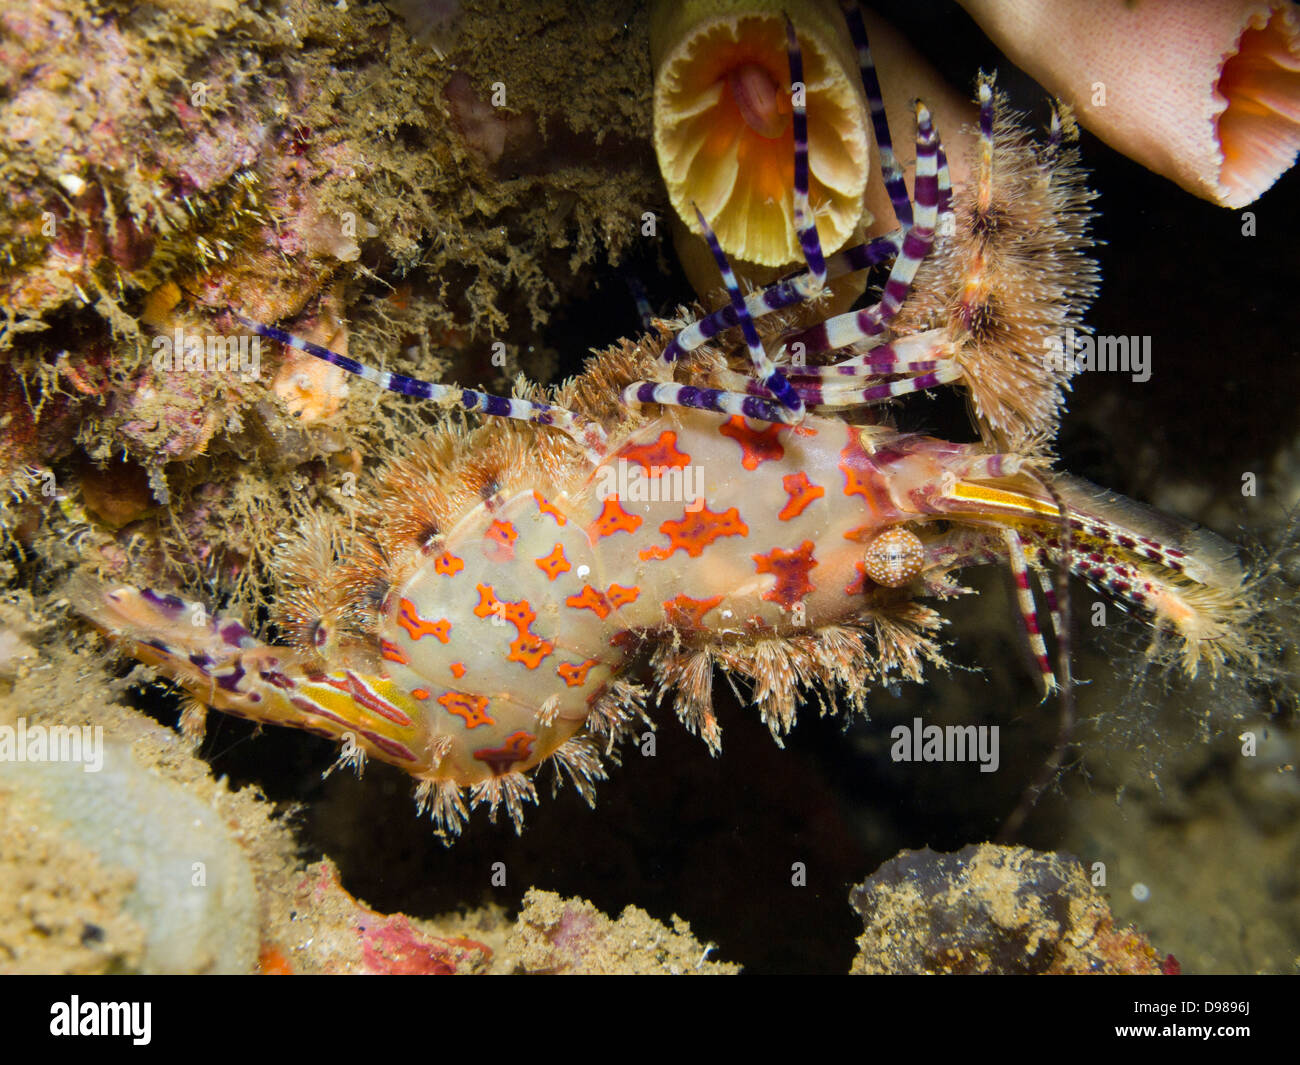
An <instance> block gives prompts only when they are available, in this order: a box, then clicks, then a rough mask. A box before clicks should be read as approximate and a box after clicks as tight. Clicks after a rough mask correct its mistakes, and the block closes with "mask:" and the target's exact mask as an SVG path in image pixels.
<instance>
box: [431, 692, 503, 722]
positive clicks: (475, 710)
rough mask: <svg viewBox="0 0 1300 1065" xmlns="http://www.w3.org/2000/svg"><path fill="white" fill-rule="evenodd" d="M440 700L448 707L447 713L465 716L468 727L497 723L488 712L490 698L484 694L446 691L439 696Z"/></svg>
mask: <svg viewBox="0 0 1300 1065" xmlns="http://www.w3.org/2000/svg"><path fill="white" fill-rule="evenodd" d="M438 702H440V703H442V705H443V706H445V707H446V708H447V713H449V714H455V715H456V716H457V717H459V718H463V719H464V721H465V727H466V728H478V727H479V726H480V725H495V724H496V721H494V720H493V719H492V718H491V717H490V716H489V715H488V712H487V708H488V700H487V697H486V696H484V695H466V694H465V693H464V692H444V693H443V694H442V695H439V696H438Z"/></svg>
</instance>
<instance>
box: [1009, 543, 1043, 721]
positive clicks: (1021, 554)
mask: <svg viewBox="0 0 1300 1065" xmlns="http://www.w3.org/2000/svg"><path fill="white" fill-rule="evenodd" d="M1002 539H1003V541H1004V542H1005V544H1006V547H1007V560H1008V561H1009V562H1010V564H1011V576H1012V577H1013V578H1014V579H1015V582H1016V601H1017V602H1018V603H1019V606H1020V617H1021V620H1023V621H1024V623H1025V631H1026V632H1027V633H1028V634H1029V649H1030V650H1031V651H1032V652H1033V654H1034V658H1035V660H1036V662H1037V665H1038V674H1039V680H1040V681H1041V683H1042V685H1043V697H1044V698H1046V697H1047V696H1048V695H1051V694H1052V692H1054V691H1055V690H1056V674H1054V673H1053V672H1052V664H1051V663H1050V662H1049V661H1048V660H1047V644H1046V643H1044V642H1043V633H1042V630H1041V629H1040V628H1039V627H1038V610H1037V608H1035V606H1034V595H1033V593H1032V592H1031V591H1030V590H1029V565H1028V563H1027V562H1026V561H1025V545H1024V544H1023V543H1022V542H1021V540H1020V534H1019V533H1017V532H1016V531H1015V530H1014V529H1003V530H1002Z"/></svg>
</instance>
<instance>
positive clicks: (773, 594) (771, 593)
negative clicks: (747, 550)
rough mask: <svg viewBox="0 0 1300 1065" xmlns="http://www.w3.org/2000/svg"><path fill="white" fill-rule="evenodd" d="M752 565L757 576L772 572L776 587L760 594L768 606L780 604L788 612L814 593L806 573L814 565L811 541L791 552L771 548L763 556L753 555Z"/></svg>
mask: <svg viewBox="0 0 1300 1065" xmlns="http://www.w3.org/2000/svg"><path fill="white" fill-rule="evenodd" d="M753 558H754V565H755V566H756V567H757V569H758V572H759V573H771V574H774V575H775V577H776V584H775V585H774V586H773V587H772V588H770V589H769V590H768V591H766V592H764V593H763V598H764V599H766V600H767V601H768V602H770V603H780V604H781V605H782V606H783V607H785V608H786V609H787V610H789V609H790V608H791V607H793V606H794V604H795V603H797V602H799V600H801V599H802V598H803V597H804V596H805V595H807V594H808V593H809V592H811V591H812V590H813V585H812V582H811V581H810V580H808V574H809V573H810V572H811V571H812V568H813V567H814V566H815V565H817V560H816V559H815V558H813V542H812V541H811V540H805V541H804V542H803V543H802V544H800V545H799V546H798V547H797V548H795V549H794V550H793V551H783V550H782V549H781V548H779V547H774V548H772V550H771V551H769V552H768V553H767V554H766V555H754V556H753Z"/></svg>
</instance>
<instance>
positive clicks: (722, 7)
mask: <svg viewBox="0 0 1300 1065" xmlns="http://www.w3.org/2000/svg"><path fill="white" fill-rule="evenodd" d="M786 12H788V13H789V16H790V19H791V21H792V22H793V23H794V25H795V30H796V32H797V33H798V35H799V43H800V47H801V49H802V52H803V62H804V84H805V86H806V104H807V111H808V143H809V163H810V171H811V174H810V189H809V194H810V198H811V201H812V205H813V209H814V211H815V213H816V218H817V231H818V234H819V236H820V237H821V242H822V247H823V249H824V250H825V251H827V252H828V253H829V252H832V251H835V250H836V249H838V248H840V247H842V246H843V245H844V244H845V242H846V241H847V240H848V239H849V237H851V236H852V235H853V233H854V230H855V228H856V227H857V225H858V222H859V220H860V218H861V215H862V210H863V207H862V197H863V193H864V191H865V190H866V184H867V177H868V173H869V169H870V166H869V164H870V148H869V144H868V139H867V138H868V134H867V106H866V99H865V96H864V95H863V91H862V86H861V80H860V77H859V74H858V66H857V59H856V53H855V52H854V49H853V46H852V43H851V41H850V40H849V38H848V31H847V28H846V27H845V25H844V21H843V17H842V15H841V14H840V12H839V10H838V8H836V7H835V5H834V4H833V3H824V2H819V0H803V2H791V0H786V2H784V3H783V2H780V0H774V2H768V0H708V2H706V0H687V2H685V3H675V2H672V0H665V2H663V3H660V4H659V6H658V8H657V9H656V12H655V17H654V23H653V25H652V27H651V50H652V52H653V56H654V63H655V93H654V125H655V151H656V152H657V154H658V156H659V169H660V171H661V173H662V174H663V176H664V181H665V183H666V184H667V186H668V193H669V197H670V198H671V200H672V204H673V207H674V209H675V210H676V211H677V213H678V214H679V215H680V216H681V217H682V219H683V221H684V222H685V224H686V225H687V226H688V227H689V228H690V230H691V231H692V232H693V233H696V234H701V233H702V230H701V229H700V226H699V222H698V221H697V220H696V218H695V211H694V209H693V208H692V204H695V205H698V207H699V209H700V210H701V211H702V212H703V213H704V217H705V218H706V219H707V220H708V222H709V224H710V225H711V226H712V227H713V229H714V231H715V232H716V233H717V235H718V240H719V242H720V243H721V244H722V247H723V249H724V250H725V251H726V252H727V253H728V255H731V256H733V257H735V258H737V259H740V260H743V261H745V262H750V263H756V264H758V265H761V266H782V265H784V264H786V263H791V262H795V261H797V260H799V259H800V258H801V253H800V249H799V242H798V237H797V235H796V233H795V230H794V196H793V190H794V133H793V128H792V124H791V121H790V115H791V113H792V107H791V102H790V71H789V60H788V56H787V52H786V34H785V13H786Z"/></svg>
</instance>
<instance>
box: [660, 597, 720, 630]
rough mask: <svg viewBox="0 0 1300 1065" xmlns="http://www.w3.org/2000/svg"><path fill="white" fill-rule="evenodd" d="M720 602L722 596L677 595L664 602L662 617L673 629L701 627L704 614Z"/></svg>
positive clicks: (702, 626)
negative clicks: (695, 597)
mask: <svg viewBox="0 0 1300 1065" xmlns="http://www.w3.org/2000/svg"><path fill="white" fill-rule="evenodd" d="M721 602H722V596H720V595H715V596H714V597H713V598H712V599H692V598H691V597H690V596H689V595H679V596H676V597H674V598H672V599H669V600H667V601H666V602H665V603H664V618H665V620H666V621H667V622H668V624H669V625H671V626H672V627H673V628H675V629H702V628H704V615H705V614H707V613H708V612H709V611H710V610H712V609H713V608H714V607H715V606H717V605H718V604H719V603H721Z"/></svg>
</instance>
